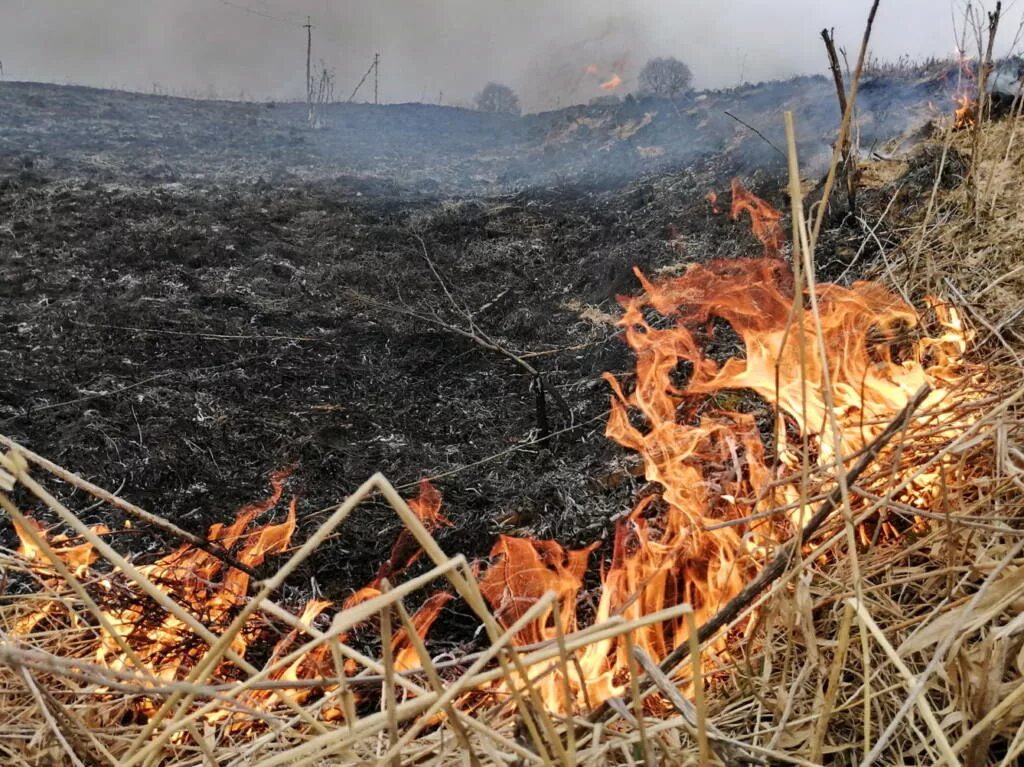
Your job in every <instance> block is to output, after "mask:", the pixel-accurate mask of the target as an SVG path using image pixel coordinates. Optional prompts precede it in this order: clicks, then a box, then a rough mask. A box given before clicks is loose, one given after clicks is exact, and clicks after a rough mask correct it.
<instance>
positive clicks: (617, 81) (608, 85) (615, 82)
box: [598, 74, 622, 93]
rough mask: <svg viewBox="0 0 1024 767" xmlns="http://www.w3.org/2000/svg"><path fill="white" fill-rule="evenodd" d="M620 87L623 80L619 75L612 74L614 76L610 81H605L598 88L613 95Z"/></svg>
mask: <svg viewBox="0 0 1024 767" xmlns="http://www.w3.org/2000/svg"><path fill="white" fill-rule="evenodd" d="M620 85H622V78H621V77H619V76H618V75H617V74H612V76H611V77H610V78H609V79H607V80H605V81H604V82H603V83H601V84H600V85H599V86H598V87H599V88H600V89H601V90H603V91H608V92H609V93H611V92H612V91H614V90H615V89H616V88H618V87H619V86H620Z"/></svg>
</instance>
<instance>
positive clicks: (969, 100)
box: [953, 47, 978, 130]
mask: <svg viewBox="0 0 1024 767" xmlns="http://www.w3.org/2000/svg"><path fill="white" fill-rule="evenodd" d="M956 57H957V64H958V72H957V84H956V93H955V94H954V95H953V101H954V102H955V103H956V105H957V106H956V109H955V110H953V129H954V130H964V129H966V128H971V127H973V126H974V124H975V123H976V122H977V112H978V96H977V92H978V84H977V80H976V79H975V76H974V64H973V62H972V60H971V57H970V56H968V55H967V53H966V51H963V50H961V49H960V48H959V47H957V48H956Z"/></svg>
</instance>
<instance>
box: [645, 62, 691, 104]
mask: <svg viewBox="0 0 1024 767" xmlns="http://www.w3.org/2000/svg"><path fill="white" fill-rule="evenodd" d="M639 80H640V94H641V95H644V96H659V97H661V98H667V99H672V98H676V97H677V96H682V95H683V94H684V93H687V92H688V91H689V90H690V89H691V86H692V84H693V73H692V72H691V71H690V68H689V67H688V66H686V64H684V63H683V62H681V61H680V60H679V59H677V58H674V57H672V56H668V57H665V58H660V57H659V58H654V59H651V60H650V61H648V62H647V63H646V64H644V68H643V69H641V70H640V77H639Z"/></svg>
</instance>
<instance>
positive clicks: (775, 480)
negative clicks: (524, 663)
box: [482, 183, 966, 711]
mask: <svg viewBox="0 0 1024 767" xmlns="http://www.w3.org/2000/svg"><path fill="white" fill-rule="evenodd" d="M742 211H747V212H748V213H750V215H751V220H752V228H753V230H754V233H755V235H756V236H757V237H758V239H760V240H761V242H762V243H763V244H764V247H765V251H766V252H769V253H774V252H778V250H779V249H780V248H781V246H782V234H781V227H780V225H779V220H780V218H781V214H780V213H779V212H778V211H776V210H775V209H774V208H771V206H769V205H767V204H766V203H764V201H762V200H759V199H758V198H756V197H754V196H753V195H751V194H750V193H749V192H747V191H746V190H745V189H743V187H742V186H741V185H740V184H738V183H736V184H734V185H733V215H734V216H737V215H738V214H739V213H740V212H742ZM637 276H638V278H639V279H640V281H641V284H642V285H643V288H644V293H643V294H642V295H640V296H637V297H634V298H624V299H620V300H621V302H622V305H623V309H624V314H623V317H622V320H621V322H620V325H621V327H622V328H623V329H624V331H625V337H626V341H627V343H628V344H629V346H630V347H631V348H632V350H633V351H634V353H635V354H636V359H637V362H636V375H635V381H620V380H618V379H616V378H614V377H612V376H610V375H606V376H605V380H607V382H608V384H609V385H610V387H611V389H612V400H611V415H610V417H609V420H608V426H607V432H606V433H607V434H608V436H609V437H611V438H612V439H614V440H615V441H617V442H618V443H619V444H621V445H623V446H624V447H627V448H629V449H631V450H634V451H636V452H637V453H638V454H639V455H640V456H641V457H642V459H643V461H644V473H645V476H646V478H647V479H648V480H649V481H651V482H652V483H654V484H655V486H656V487H657V488H658V490H657V492H656V493H653V494H648V495H645V496H644V497H643V498H641V499H640V501H639V502H638V503H637V505H636V507H635V508H634V509H633V511H632V513H631V514H629V516H628V517H627V518H626V519H624V520H622V521H620V523H619V524H618V525H617V528H616V533H615V540H614V547H613V553H612V559H611V562H610V563H609V564H608V566H607V569H606V571H605V572H604V575H603V577H602V584H601V591H600V598H599V601H598V604H597V607H596V611H595V615H594V618H593V619H594V621H596V622H600V621H603V620H607V619H608V618H609V617H610V616H613V615H621V616H623V617H625V618H627V619H636V618H640V617H643V616H647V615H651V614H653V613H655V612H656V611H658V610H661V609H664V608H667V607H671V606H673V605H678V604H680V603H684V602H685V603H689V604H690V605H692V606H693V609H694V612H695V614H696V618H697V621H698V623H700V622H703V621H706V620H707V619H708V618H710V617H711V615H713V614H714V613H715V612H717V611H718V610H719V609H720V608H721V607H722V606H723V605H724V604H725V603H726V602H727V601H728V600H730V599H732V598H733V597H735V596H736V595H737V594H738V593H739V592H740V591H741V590H742V588H743V587H744V585H745V584H746V583H748V582H749V580H750V579H751V577H753V575H755V574H756V572H757V571H758V570H759V568H760V567H761V566H762V563H763V562H764V561H765V559H766V558H767V557H768V556H769V555H770V552H771V551H772V550H774V549H775V548H777V546H778V545H779V543H780V542H782V541H784V540H786V539H788V538H789V537H791V536H792V535H793V534H794V533H796V532H797V531H798V530H799V529H800V527H802V526H803V524H804V522H805V521H806V519H807V517H808V516H809V515H810V513H812V506H811V504H810V503H809V502H808V501H807V500H806V498H807V494H806V493H801V489H800V481H799V478H800V476H801V475H800V471H799V470H800V466H801V459H802V455H803V454H804V451H803V445H804V444H805V443H806V445H807V453H806V454H807V456H808V457H809V460H810V461H811V463H812V467H811V468H812V470H814V469H817V470H819V471H820V476H821V477H822V479H820V480H818V481H819V482H822V483H825V484H827V482H828V479H827V477H828V476H830V475H831V473H832V472H831V469H830V468H829V464H830V463H831V461H832V460H833V459H834V457H835V451H834V447H833V441H832V440H831V439H826V438H824V434H825V433H826V429H827V426H828V420H827V410H828V407H829V405H830V402H829V399H827V398H826V397H825V394H824V392H825V388H826V387H825V381H826V379H825V375H824V373H825V370H824V367H823V366H822V363H821V361H820V360H819V359H818V357H817V356H816V355H815V354H814V352H813V350H814V348H815V347H814V346H813V339H814V338H815V331H816V328H815V320H814V318H813V317H812V316H811V314H810V313H809V312H805V311H804V310H803V309H802V306H801V307H797V308H796V311H794V305H793V304H794V299H793V294H794V285H793V279H792V275H791V274H790V272H789V270H788V268H787V267H786V265H785V264H784V263H783V262H782V261H781V260H779V259H776V258H760V259H737V260H729V261H716V262H713V263H709V264H705V265H693V266H691V267H690V269H689V270H688V271H687V272H686V273H685V274H684V275H682V276H681V277H674V278H669V279H665V280H662V281H658V282H654V281H651V280H649V279H647V277H645V276H644V275H643V274H642V273H640V272H639V271H637ZM817 298H818V303H819V309H820V313H821V330H822V332H823V334H824V336H825V339H826V341H825V349H826V362H827V365H828V369H829V372H830V375H831V390H830V395H831V397H830V400H831V405H832V406H833V407H834V411H833V412H834V413H835V414H836V416H837V418H838V419H839V424H840V432H839V445H840V450H841V452H842V454H843V455H844V456H849V455H853V454H855V453H857V452H858V451H859V450H861V449H862V448H863V447H864V446H865V445H866V444H868V443H869V442H870V441H871V440H872V439H874V437H875V436H877V434H878V433H880V432H881V430H882V429H883V428H884V427H885V424H886V423H888V422H889V420H891V418H892V417H893V416H895V414H896V413H898V412H899V411H900V410H901V409H902V408H903V407H904V405H905V404H906V403H907V402H908V401H909V399H910V397H911V396H912V395H913V394H914V392H916V391H917V390H918V389H919V388H920V386H921V385H922V384H924V383H926V382H927V383H929V384H930V385H931V386H932V388H933V392H932V394H931V395H930V397H929V400H928V402H927V403H926V405H925V407H927V406H928V404H929V403H931V404H935V403H937V402H939V401H940V400H942V399H944V398H946V397H950V396H953V395H952V394H951V390H952V389H953V388H954V387H955V384H956V382H958V381H960V380H961V379H962V378H963V377H964V375H966V373H965V372H964V364H963V362H962V355H963V352H964V350H965V348H966V334H965V332H964V330H963V328H962V327H961V325H960V323H959V318H958V317H957V316H956V313H955V312H953V311H952V310H943V309H942V307H938V306H936V307H934V308H935V311H936V315H937V316H938V318H939V322H940V324H941V325H942V327H943V333H942V334H941V335H940V336H938V337H936V338H930V337H927V336H923V335H922V337H920V339H919V340H917V341H914V340H912V339H913V336H911V335H910V332H911V331H913V330H914V329H915V328H917V326H918V325H919V319H918V316H917V314H916V312H914V310H913V309H912V308H911V307H909V306H908V305H906V304H905V303H903V302H902V301H900V300H899V299H898V298H896V297H895V296H893V295H891V294H890V293H888V292H887V291H886V290H885V289H884V288H882V287H881V286H879V285H875V284H872V283H856V284H855V285H853V286H852V287H851V288H844V287H840V286H836V285H821V286H819V288H818V295H817ZM791 318H795V325H792V324H791ZM724 324H727V325H728V327H729V328H730V329H731V331H732V332H733V333H735V336H736V341H735V342H734V343H735V347H736V348H735V349H734V352H733V355H732V356H731V357H730V358H728V359H727V360H725V361H724V362H719V361H717V360H716V359H713V358H711V357H709V356H708V355H707V354H706V353H705V352H704V351H703V346H704V343H703V340H702V339H707V338H714V337H715V335H716V334H717V333H718V332H719V326H720V325H724ZM722 340H726V339H722ZM802 345H803V346H804V347H805V348H807V349H809V350H811V351H810V353H808V354H806V355H804V354H802V352H801V346H802ZM947 404H948V403H947ZM944 411H947V410H946V409H944ZM948 412H950V414H949V415H948V416H945V417H946V418H947V420H949V421H951V420H953V419H955V418H957V416H955V415H953V414H952V412H951V411H948ZM758 413H760V415H761V417H760V420H759V418H758ZM641 424H642V425H641ZM960 428H962V424H959V425H950V426H949V427H948V428H946V429H945V431H944V432H943V429H942V428H940V429H939V430H938V432H942V433H943V434H944V436H945V438H952V436H955V434H956V433H958V432H959V429H960ZM903 459H905V456H903ZM891 460H892V462H893V465H894V466H897V467H898V468H897V469H896V473H897V474H898V475H899V476H904V475H907V476H911V475H912V474H913V466H912V465H909V464H908V463H906V462H902V463H901V460H902V459H901V458H900V457H893V458H892V459H891ZM891 480H892V475H890V474H887V475H886V477H885V478H884V480H880V481H885V482H890V481H891ZM862 481H866V480H862ZM938 485H939V483H938V482H937V475H935V474H932V475H928V476H920V477H917V478H916V479H914V481H912V482H911V483H910V486H909V487H908V488H907V490H906V491H905V492H904V493H903V495H902V497H901V498H900V500H901V502H904V503H908V504H914V505H916V507H917V508H922V509H927V508H933V507H934V506H935V505H936V504H937V503H938V502H939V501H938V499H939V498H940V497H941V488H940V487H939V486H938ZM778 508H784V509H788V511H787V512H786V513H784V514H782V513H772V512H773V510H774V509H778ZM888 530H889V531H890V532H895V528H892V527H891V526H890V527H889V528H888ZM590 551H591V549H582V550H578V551H565V550H564V549H562V548H561V547H560V546H558V545H557V544H554V543H553V542H550V541H533V540H526V539H510V538H502V539H501V541H499V544H498V545H497V546H496V547H495V549H494V551H493V552H492V556H494V557H495V558H496V560H497V561H496V562H495V563H494V564H493V565H492V568H491V569H490V570H489V571H488V572H487V573H486V575H485V577H484V580H483V583H482V587H483V591H484V594H485V596H486V597H487V599H488V600H489V602H490V603H491V605H492V607H493V609H494V610H495V612H496V615H497V616H498V618H499V620H500V621H501V622H502V623H503V624H504V625H506V626H508V625H510V624H511V622H512V621H513V620H515V619H516V618H518V617H519V616H521V615H522V614H523V613H524V612H525V611H526V610H527V609H528V608H529V607H530V606H531V605H533V604H534V603H535V602H536V601H537V599H539V598H540V595H541V594H542V593H543V592H545V591H553V592H555V593H556V594H558V596H559V604H560V605H561V607H562V609H561V611H560V613H559V616H560V621H559V622H558V623H557V624H556V623H555V622H554V621H553V619H552V615H551V613H548V614H546V615H544V616H542V617H541V618H540V619H538V620H537V621H536V622H535V623H534V624H533V625H531V626H530V627H529V628H528V629H526V630H524V631H523V632H521V633H520V635H519V637H518V638H517V641H519V642H521V643H530V642H538V641H544V640H547V639H550V638H551V637H552V636H553V634H554V632H555V631H561V632H563V633H569V632H571V631H573V630H575V629H576V628H577V625H576V622H575V615H576V613H575V608H574V605H575V604H576V601H577V599H578V596H579V594H580V591H581V589H582V582H583V574H584V562H585V560H586V558H587V556H588V555H589V553H590ZM686 640H687V628H686V625H685V624H684V623H683V622H682V621H681V620H676V621H665V622H662V623H653V624H651V625H648V626H647V627H646V628H643V629H639V630H637V631H636V632H635V634H634V642H635V643H636V645H637V646H639V647H641V648H643V649H644V650H645V651H647V653H648V654H649V655H651V656H652V657H653V658H655V659H660V658H663V657H665V655H666V654H668V652H670V651H671V650H672V649H673V648H674V647H677V646H679V645H680V644H681V643H684V642H685V641H686ZM713 650H714V652H711V653H708V654H707V656H706V663H708V664H710V665H713V664H714V663H716V662H718V661H719V660H720V659H721V658H722V657H723V656H724V655H726V654H727V647H726V640H725V638H721V639H719V640H718V642H717V644H716V645H715V646H714V647H713ZM577 660H578V665H574V667H573V668H572V669H570V670H569V671H568V674H569V677H570V678H569V679H567V680H564V679H563V678H562V676H561V674H562V673H563V672H562V671H560V670H559V668H557V667H556V666H554V665H552V666H551V668H548V669H545V670H544V671H546V672H547V673H546V681H545V682H544V685H545V687H544V700H545V702H546V704H547V705H548V706H549V707H551V708H552V709H553V710H561V711H564V710H566V709H572V708H576V707H579V708H585V707H588V706H592V705H594V704H595V703H598V702H600V701H602V700H605V699H607V698H608V697H611V696H614V695H618V694H620V693H621V691H622V687H621V686H622V684H623V683H624V681H625V680H626V678H627V674H628V662H629V661H628V658H627V655H626V646H625V644H624V643H623V642H622V641H618V640H608V641H605V642H602V643H598V644H595V645H591V646H590V647H589V648H588V649H587V650H586V651H584V652H583V653H581V654H580V656H579V657H578V659H577ZM532 673H533V674H534V675H537V676H539V675H540V672H532ZM565 682H568V685H569V687H570V688H571V689H572V691H573V695H574V696H575V699H574V700H573V701H568V702H567V701H564V699H563V693H562V692H561V691H562V690H564V686H565Z"/></svg>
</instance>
